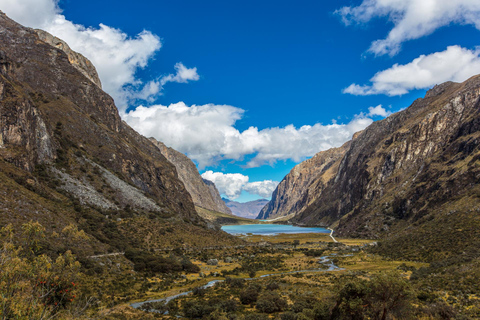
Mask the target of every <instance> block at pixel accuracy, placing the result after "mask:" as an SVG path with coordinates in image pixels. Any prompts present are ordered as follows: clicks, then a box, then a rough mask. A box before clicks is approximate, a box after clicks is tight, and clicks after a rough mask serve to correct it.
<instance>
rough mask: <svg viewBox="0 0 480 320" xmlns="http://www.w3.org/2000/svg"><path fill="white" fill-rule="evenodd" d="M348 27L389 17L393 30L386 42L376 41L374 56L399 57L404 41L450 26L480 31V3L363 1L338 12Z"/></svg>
mask: <svg viewBox="0 0 480 320" xmlns="http://www.w3.org/2000/svg"><path fill="white" fill-rule="evenodd" d="M336 13H337V14H339V15H340V16H341V17H342V20H343V22H344V23H345V24H346V25H350V24H352V23H367V22H369V21H370V20H372V19H374V18H377V17H387V18H388V19H389V20H390V21H391V22H392V23H393V28H392V29H391V30H390V32H389V33H388V35H387V37H386V38H385V39H379V40H376V41H374V42H373V43H372V44H371V46H370V48H369V51H370V52H371V53H374V54H375V55H384V54H389V55H391V56H393V55H395V54H397V53H398V52H399V51H400V50H401V45H402V43H404V42H405V41H409V40H413V39H419V38H421V37H423V36H426V35H429V34H431V33H433V32H434V31H435V30H437V29H438V28H440V27H443V26H448V25H449V24H452V23H455V24H463V25H474V26H475V27H476V28H477V29H479V30H480V1H478V0H453V1H452V0H363V2H362V3H361V4H360V5H358V6H346V7H343V8H341V9H339V10H337V11H336Z"/></svg>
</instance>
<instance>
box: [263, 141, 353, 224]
mask: <svg viewBox="0 0 480 320" xmlns="http://www.w3.org/2000/svg"><path fill="white" fill-rule="evenodd" d="M349 146H350V142H347V143H345V144H344V145H343V146H342V147H340V148H333V149H329V150H326V151H322V152H319V153H317V154H316V155H315V156H314V157H313V158H311V159H308V160H306V161H304V162H302V163H300V164H298V165H296V166H295V167H294V168H293V169H292V170H291V171H290V173H289V174H287V175H286V176H285V178H283V180H282V181H281V182H280V183H279V185H278V186H277V188H276V189H275V191H274V192H273V194H272V200H271V201H270V202H268V203H267V205H266V206H265V207H264V208H263V209H262V210H261V211H260V213H259V214H258V217H257V219H276V218H280V217H286V216H289V217H292V218H293V217H294V216H296V215H297V214H299V213H300V212H302V211H303V210H304V209H305V208H306V207H307V206H308V205H310V204H311V203H312V201H314V200H315V199H317V198H318V197H319V196H320V195H321V193H322V191H323V189H324V188H325V186H326V184H327V182H328V181H329V180H330V179H331V177H332V176H333V175H334V174H335V173H336V172H337V170H338V165H339V162H340V159H341V158H342V157H343V156H344V155H345V152H346V151H347V149H348V147H349Z"/></svg>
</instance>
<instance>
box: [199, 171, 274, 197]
mask: <svg viewBox="0 0 480 320" xmlns="http://www.w3.org/2000/svg"><path fill="white" fill-rule="evenodd" d="M202 178H204V179H206V180H210V181H212V182H213V183H215V186H216V187H217V189H218V191H219V192H220V194H223V195H226V196H227V197H228V198H229V199H230V200H235V199H237V198H238V197H239V196H240V195H241V193H242V191H246V192H248V193H250V194H254V195H258V196H260V197H262V198H270V197H271V196H272V193H273V191H274V190H275V188H276V187H277V185H278V182H277V181H272V180H264V181H255V182H248V181H249V177H248V176H245V175H243V174H240V173H222V172H213V171H211V170H209V171H206V172H204V173H203V174H202Z"/></svg>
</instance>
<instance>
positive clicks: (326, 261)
mask: <svg viewBox="0 0 480 320" xmlns="http://www.w3.org/2000/svg"><path fill="white" fill-rule="evenodd" d="M333 257H335V254H332V255H329V256H323V257H320V258H317V259H318V263H319V264H321V265H322V266H323V267H326V268H318V269H308V270H298V271H288V272H279V273H269V274H264V275H263V276H260V277H256V278H245V279H244V280H247V281H249V280H255V279H261V278H266V277H271V276H279V275H282V274H294V273H308V272H329V271H339V270H343V269H342V268H340V267H338V266H337V265H335V264H334V263H333V261H332V259H331V258H333ZM342 257H343V256H342ZM224 281H225V280H212V281H210V282H208V283H207V284H205V285H203V286H200V288H201V289H206V288H211V287H213V286H214V285H215V284H216V283H218V282H224ZM192 292H193V291H192V290H190V291H185V292H182V293H179V294H176V295H173V296H169V297H166V298H162V299H155V300H148V301H142V302H135V303H132V304H131V305H130V306H131V307H132V308H135V309H139V308H141V307H142V306H143V305H144V304H146V303H154V302H162V301H163V302H164V304H167V303H168V302H170V301H172V300H174V299H177V298H180V297H183V296H186V295H188V294H190V293H192ZM149 311H150V312H160V311H158V310H149Z"/></svg>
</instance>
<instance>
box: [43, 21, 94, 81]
mask: <svg viewBox="0 0 480 320" xmlns="http://www.w3.org/2000/svg"><path fill="white" fill-rule="evenodd" d="M35 32H36V33H37V34H38V38H39V39H40V40H42V41H43V42H45V43H48V44H49V45H51V46H53V47H55V48H58V49H60V50H62V51H63V52H65V53H66V54H67V57H68V61H70V63H71V64H72V66H74V67H75V68H76V69H77V70H78V71H80V72H81V73H82V74H83V75H84V76H85V77H87V78H88V79H89V80H90V81H92V82H93V83H95V84H96V85H97V86H98V87H99V88H101V87H102V83H101V82H100V78H99V77H98V73H97V70H96V69H95V67H94V66H93V64H92V63H91V62H90V60H88V59H87V58H85V57H84V56H83V55H82V54H80V53H78V52H75V51H73V50H72V49H70V47H69V46H68V44H67V43H66V42H65V41H63V40H62V39H59V38H57V37H55V36H53V35H51V34H50V33H48V32H46V31H44V30H40V29H35Z"/></svg>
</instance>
